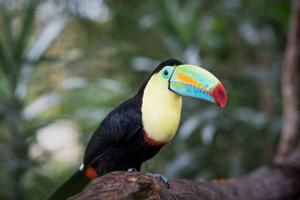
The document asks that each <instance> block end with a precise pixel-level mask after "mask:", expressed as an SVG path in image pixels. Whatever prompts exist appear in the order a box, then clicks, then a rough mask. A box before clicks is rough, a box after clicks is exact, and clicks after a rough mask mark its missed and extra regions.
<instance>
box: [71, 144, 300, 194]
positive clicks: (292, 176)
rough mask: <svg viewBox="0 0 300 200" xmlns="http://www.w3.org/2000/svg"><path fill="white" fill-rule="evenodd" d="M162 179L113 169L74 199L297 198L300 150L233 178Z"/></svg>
mask: <svg viewBox="0 0 300 200" xmlns="http://www.w3.org/2000/svg"><path fill="white" fill-rule="evenodd" d="M169 184H170V188H167V187H166V186H165V185H164V184H163V183H162V182H161V181H160V180H158V179H156V178H152V177H149V176H147V175H144V174H141V173H131V172H112V173H109V174H107V175H105V176H102V177H99V178H97V179H95V180H94V181H93V182H92V183H91V184H90V185H89V186H88V187H87V188H86V190H85V191H84V192H82V193H80V194H77V195H76V196H74V197H72V198H71V200H83V199H84V200H88V199H94V200H96V199H110V200H120V199H198V200H201V199H203V200H204V199H205V200H208V199H213V200H219V199H220V200H221V199H222V200H229V199H230V200H282V199H285V200H295V199H296V198H297V197H300V149H298V150H296V151H295V152H293V153H292V154H291V155H290V156H289V157H288V158H287V159H286V160H285V161H284V162H283V163H281V164H276V165H272V166H266V167H261V168H258V169H257V170H255V171H254V172H252V173H251V174H249V175H247V176H245V177H242V178H240V179H238V180H234V181H232V179H230V181H213V182H208V181H204V180H196V181H191V180H184V179H177V180H170V181H169Z"/></svg>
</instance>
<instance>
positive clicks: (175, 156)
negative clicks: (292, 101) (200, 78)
mask: <svg viewBox="0 0 300 200" xmlns="http://www.w3.org/2000/svg"><path fill="white" fill-rule="evenodd" d="M289 15H290V1H288V0H273V1H270V0H222V1H221V0H212V1H205V0H201V1H200V0H152V1H151V0H144V1H139V0H127V1H112V0H106V1H104V0H0V16H1V19H0V67H1V68H0V94H1V95H0V168H1V170H0V199H17V200H23V199H33V200H35V199H45V198H46V197H47V196H48V195H49V194H50V193H51V192H52V191H53V190H54V189H55V188H56V187H58V186H59V185H60V184H61V183H62V182H63V181H64V180H65V179H66V178H67V177H68V176H69V175H71V174H72V173H73V171H74V170H75V168H77V167H78V166H79V165H80V164H81V161H82V154H83V151H84V148H85V145H86V144H87V142H88V140H89V138H90V137H91V135H92V133H93V131H94V130H95V129H96V128H97V126H98V125H99V123H100V122H101V120H102V119H103V118H104V117H105V116H106V114H108V112H109V111H110V110H111V109H113V108H114V107H115V106H116V105H118V104H119V103H120V102H122V101H123V100H125V99H127V98H128V97H130V96H132V95H133V94H135V92H136V91H137V89H138V88H139V86H140V85H141V83H142V82H143V80H144V79H145V78H146V77H147V76H148V74H149V72H150V71H151V70H153V69H154V68H155V67H156V66H157V64H158V63H159V62H160V61H162V60H165V59H167V58H170V57H175V58H178V59H182V60H183V61H184V62H185V63H191V64H196V65H200V66H202V67H205V68H206V69H208V70H210V71H211V72H212V73H214V74H215V75H216V76H217V77H219V78H220V80H222V82H223V83H224V85H225V88H226V89H227V92H228V96H229V99H228V105H227V107H226V108H225V109H220V108H217V107H215V106H214V105H211V104H209V103H206V102H203V101H196V100H193V99H190V98H185V99H184V107H183V113H182V114H183V115H182V120H181V126H180V128H179V130H178V134H177V136H176V138H175V140H174V141H172V142H171V143H170V144H168V145H167V146H165V147H164V148H163V149H162V151H161V152H160V153H159V154H158V155H157V156H155V157H154V158H153V159H152V160H150V161H148V162H146V163H145V164H144V166H143V170H144V171H154V172H158V173H161V174H164V175H165V176H167V177H169V178H177V177H178V178H190V179H195V178H200V177H201V178H205V179H211V178H226V177H239V176H242V175H245V174H247V173H248V172H250V171H251V170H253V169H254V168H256V167H258V166H260V165H263V164H269V163H271V161H272V159H273V155H274V152H275V150H276V146H277V143H278V140H279V136H280V130H281V107H282V102H281V88H280V81H281V64H282V58H283V54H284V49H285V44H286V39H287V30H288V24H289ZM298 88H299V87H298Z"/></svg>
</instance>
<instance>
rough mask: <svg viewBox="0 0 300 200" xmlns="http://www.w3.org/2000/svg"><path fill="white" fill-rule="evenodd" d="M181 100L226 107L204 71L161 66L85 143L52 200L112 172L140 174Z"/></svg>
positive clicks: (171, 129) (169, 132) (172, 125)
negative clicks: (70, 173) (79, 161)
mask: <svg viewBox="0 0 300 200" xmlns="http://www.w3.org/2000/svg"><path fill="white" fill-rule="evenodd" d="M182 96H189V97H194V98H197V99H203V100H206V101H209V102H212V103H214V104H216V105H217V106H219V107H224V106H225V105H226V102H227V93H226V90H225V89H224V87H223V85H222V83H221V82H220V81H219V80H218V79H217V78H216V77H215V76H214V75H213V74H211V73H210V72H208V71H207V70H205V69H203V68H201V67H198V66H195V65H190V64H183V63H182V62H181V61H179V60H177V59H168V60H166V61H164V62H162V63H160V64H159V65H158V66H157V67H156V68H155V69H154V71H153V72H152V73H151V74H150V76H149V77H148V78H147V79H146V80H145V81H144V83H143V84H142V85H141V87H140V88H139V90H138V91H137V93H136V94H135V95H134V96H133V97H131V98H129V99H128V100H126V101H124V102H123V103H121V104H120V105H118V106H117V107H116V108H115V109H113V110H112V111H111V112H110V113H109V114H108V115H107V116H106V117H105V118H104V120H103V121H102V122H101V124H100V125H99V127H98V128H97V129H96V131H95V133H94V135H93V136H92V137H91V139H90V141H89V142H88V145H87V148H86V151H85V154H84V159H83V164H82V165H81V166H80V168H79V169H78V170H77V171H76V172H75V173H74V175H73V176H71V177H70V178H69V179H68V180H67V181H66V182H65V183H64V184H63V185H62V186H61V187H60V188H59V189H58V190H56V191H55V192H54V194H53V195H52V196H51V197H50V199H51V200H60V199H67V198H68V197H70V196H73V195H75V194H76V193H78V192H80V191H81V190H82V189H83V188H84V187H85V186H86V185H87V184H88V183H89V181H90V180H91V179H94V178H96V177H99V176H102V175H104V174H106V173H109V172H111V171H117V170H121V171H125V170H128V169H135V170H138V171H139V170H140V169H141V165H142V163H143V162H145V161H146V160H148V159H150V158H152V157H153V156H154V155H155V154H157V153H158V152H159V150H160V149H161V148H162V147H163V146H164V145H166V144H167V143H168V142H170V141H171V140H172V139H173V138H174V136H175V134H176V131H177V128H178V125H179V122H180V116H181V107H182Z"/></svg>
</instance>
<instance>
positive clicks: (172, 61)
mask: <svg viewBox="0 0 300 200" xmlns="http://www.w3.org/2000/svg"><path fill="white" fill-rule="evenodd" d="M182 64H183V63H182V62H181V61H180V60H177V59H175V58H170V59H168V60H165V61H163V62H161V63H160V64H159V65H158V66H157V67H156V68H155V69H154V70H153V72H152V74H154V73H156V72H159V71H160V70H161V69H162V68H164V67H165V66H177V65H182Z"/></svg>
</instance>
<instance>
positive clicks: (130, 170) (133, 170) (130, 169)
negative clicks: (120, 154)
mask: <svg viewBox="0 0 300 200" xmlns="http://www.w3.org/2000/svg"><path fill="white" fill-rule="evenodd" d="M127 171H128V172H138V170H137V169H136V168H133V167H132V168H129V169H127Z"/></svg>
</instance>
